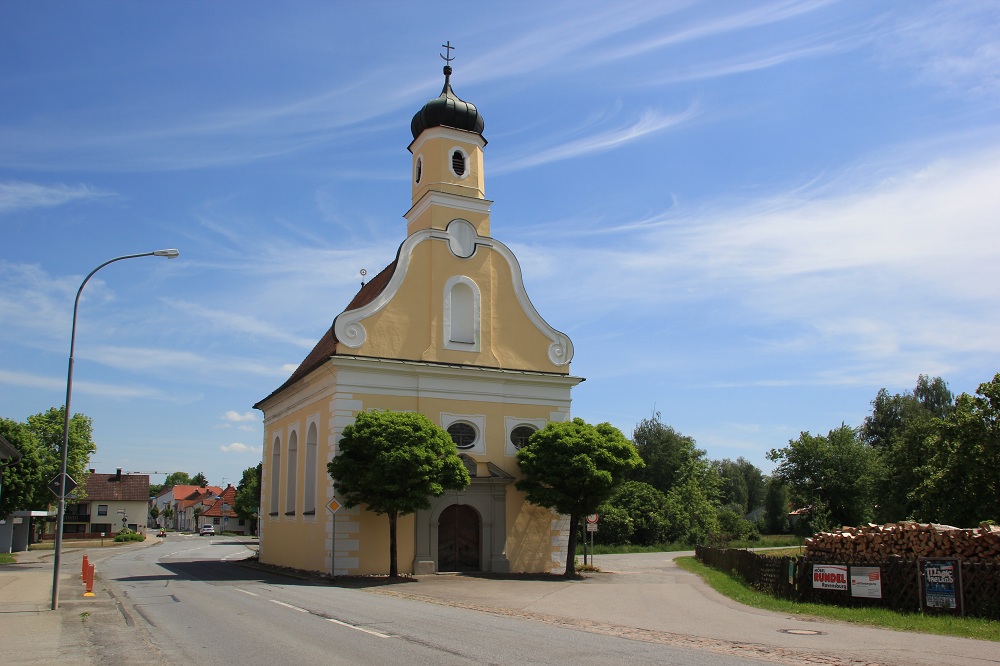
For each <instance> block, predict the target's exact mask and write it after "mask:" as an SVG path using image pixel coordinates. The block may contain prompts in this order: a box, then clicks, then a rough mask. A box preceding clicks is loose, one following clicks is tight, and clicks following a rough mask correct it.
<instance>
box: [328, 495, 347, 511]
mask: <svg viewBox="0 0 1000 666" xmlns="http://www.w3.org/2000/svg"><path fill="white" fill-rule="evenodd" d="M341 506H343V505H342V504H341V503H340V502H338V501H337V498H336V497H334V498H333V499H332V500H330V501H329V502H328V503H327V505H326V508H327V509H329V510H330V513H337V509H339V508H340V507H341Z"/></svg>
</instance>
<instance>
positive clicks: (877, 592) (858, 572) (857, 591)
mask: <svg viewBox="0 0 1000 666" xmlns="http://www.w3.org/2000/svg"><path fill="white" fill-rule="evenodd" d="M851 596H852V597H865V598H867V599H881V598H882V570H881V569H879V568H878V567H851Z"/></svg>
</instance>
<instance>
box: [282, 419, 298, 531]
mask: <svg viewBox="0 0 1000 666" xmlns="http://www.w3.org/2000/svg"><path fill="white" fill-rule="evenodd" d="M298 455H299V434H298V433H297V432H295V431H294V430H293V431H292V432H291V434H290V435H288V462H287V463H286V465H287V468H286V470H287V471H286V476H285V515H286V516H294V515H295V496H296V493H297V492H298V483H297V480H298V477H297V476H296V475H297V474H298V471H299V470H298V462H299V461H298Z"/></svg>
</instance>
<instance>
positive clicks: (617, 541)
mask: <svg viewBox="0 0 1000 666" xmlns="http://www.w3.org/2000/svg"><path fill="white" fill-rule="evenodd" d="M597 514H598V516H600V522H599V523H598V524H597V533H596V534H595V535H594V543H603V544H608V545H613V546H623V545H626V544H629V543H632V531H633V526H632V518H631V517H629V515H628V512H626V511H625V510H624V509H621V508H619V507H617V506H613V505H612V504H610V503H608V502H605V503H604V504H602V505H601V507H600V508H599V509H598V510H597Z"/></svg>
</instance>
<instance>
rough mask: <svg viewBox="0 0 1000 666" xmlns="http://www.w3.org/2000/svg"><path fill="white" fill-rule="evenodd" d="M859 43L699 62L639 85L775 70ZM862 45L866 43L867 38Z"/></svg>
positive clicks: (844, 41)
mask: <svg viewBox="0 0 1000 666" xmlns="http://www.w3.org/2000/svg"><path fill="white" fill-rule="evenodd" d="M859 41H860V40H858V39H856V38H855V39H850V40H841V41H833V42H827V43H821V44H814V45H809V46H791V47H789V46H788V45H784V48H782V49H781V50H771V51H768V52H766V53H751V54H740V55H739V56H734V57H731V58H727V59H725V60H721V61H714V62H699V63H696V64H695V65H692V66H689V67H676V68H675V70H674V71H672V72H668V73H666V74H664V75H662V76H651V77H647V78H644V79H643V81H642V84H643V85H665V84H673V83H681V82H684V81H704V80H707V79H715V78H720V77H724V76H733V75H736V74H747V73H749V72H756V71H760V70H764V69H770V68H772V67H778V66H780V65H784V64H787V63H790V62H795V61H797V60H802V59H805V58H815V57H818V56H826V55H830V54H831V53H837V52H840V51H845V50H849V49H852V48H856V47H857V46H858V43H859ZM864 41H868V39H867V37H866V38H865V39H864Z"/></svg>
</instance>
